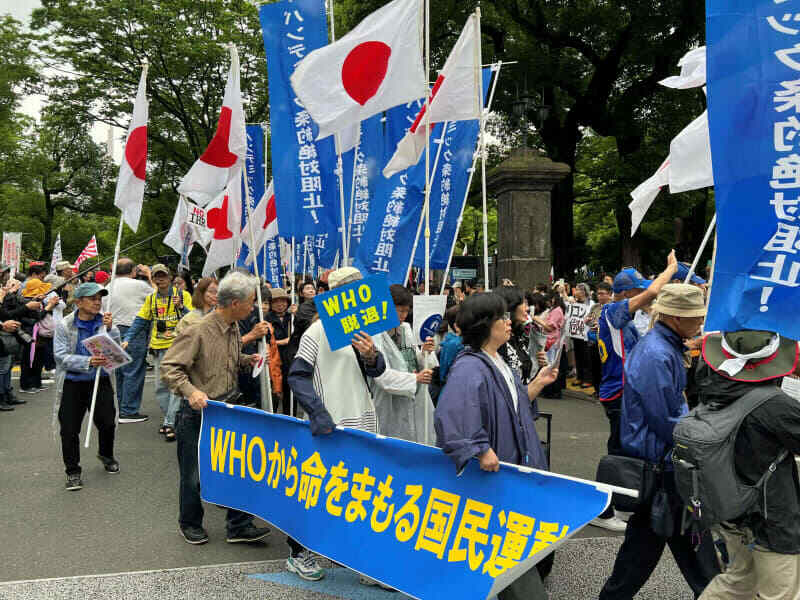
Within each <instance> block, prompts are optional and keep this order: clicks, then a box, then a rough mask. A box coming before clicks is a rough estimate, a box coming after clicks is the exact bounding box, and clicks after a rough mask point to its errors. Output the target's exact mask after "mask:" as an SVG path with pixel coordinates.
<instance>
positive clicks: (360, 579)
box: [358, 575, 397, 592]
mask: <svg viewBox="0 0 800 600" xmlns="http://www.w3.org/2000/svg"><path fill="white" fill-rule="evenodd" d="M358 583H360V584H361V585H377V586H378V587H379V588H382V589H384V590H388V591H391V592H396V591H397V590H395V589H394V588H393V587H391V586H388V585H385V584H383V583H381V582H380V581H375V580H374V579H373V578H372V577H367V576H366V575H359V577H358Z"/></svg>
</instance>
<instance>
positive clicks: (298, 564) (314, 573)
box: [286, 550, 325, 581]
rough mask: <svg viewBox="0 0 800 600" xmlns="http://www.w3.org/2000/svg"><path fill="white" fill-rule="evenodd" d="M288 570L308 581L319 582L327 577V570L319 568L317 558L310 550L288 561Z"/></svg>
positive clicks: (291, 557) (290, 557)
mask: <svg viewBox="0 0 800 600" xmlns="http://www.w3.org/2000/svg"><path fill="white" fill-rule="evenodd" d="M286 570H287V571H289V572H290V573H294V574H296V575H298V576H300V577H302V578H303V579H305V580H307V581H319V580H320V579H322V578H323V577H325V569H323V568H322V567H320V566H319V563H318V562H317V558H316V556H314V553H313V552H311V551H310V550H303V551H302V552H300V554H298V555H297V556H289V558H287V559H286Z"/></svg>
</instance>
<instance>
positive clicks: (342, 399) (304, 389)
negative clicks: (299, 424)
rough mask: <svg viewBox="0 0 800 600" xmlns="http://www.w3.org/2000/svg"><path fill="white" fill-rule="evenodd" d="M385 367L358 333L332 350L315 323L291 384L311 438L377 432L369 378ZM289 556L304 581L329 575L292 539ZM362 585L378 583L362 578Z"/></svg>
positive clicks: (341, 279)
mask: <svg viewBox="0 0 800 600" xmlns="http://www.w3.org/2000/svg"><path fill="white" fill-rule="evenodd" d="M359 279H361V273H360V272H359V270H358V269H356V268H354V267H343V268H341V269H337V270H336V271H334V272H332V273H331V274H330V275H328V286H329V287H330V289H331V290H333V289H335V288H337V287H341V286H343V285H347V284H348V283H352V282H354V281H358V280H359ZM385 370H386V362H385V361H384V359H383V356H382V355H381V353H380V352H378V351H377V350H376V349H375V344H374V343H373V341H372V338H371V337H370V336H369V335H367V334H364V333H361V332H359V333H357V334H356V337H355V338H354V339H353V342H352V347H349V348H348V347H345V348H340V349H339V350H336V351H334V350H331V347H330V345H329V344H328V339H327V337H326V336H325V331H324V329H323V328H322V321H320V320H316V321H314V322H313V323H312V324H311V325H310V326H309V327H308V329H307V330H306V332H305V333H304V334H303V337H302V338H301V339H300V347H299V348H298V350H297V354H296V355H295V359H294V362H293V363H292V366H291V368H290V370H289V385H290V386H291V388H292V391H293V392H294V397H295V399H296V400H297V401H298V402H299V403H300V406H302V407H303V410H304V411H305V412H306V414H307V415H308V420H309V423H310V426H311V433H312V434H313V435H320V434H329V433H331V432H332V431H333V430H334V429H335V428H336V426H337V425H340V426H342V427H351V428H353V429H361V430H362V431H371V432H372V433H377V432H378V424H377V418H376V416H375V404H374V403H373V401H372V394H371V393H370V389H369V386H368V384H367V377H379V376H380V375H382V374H383V372H384V371H385ZM288 543H289V547H290V548H291V555H290V556H289V558H288V559H287V561H286V568H287V569H288V570H289V571H291V572H292V573H296V574H297V575H299V576H300V577H302V578H303V579H308V580H312V581H313V580H317V579H322V578H323V577H324V576H325V572H324V571H323V570H322V569H321V568H320V566H319V564H318V563H317V561H316V559H315V558H314V555H313V554H312V553H311V552H310V551H308V550H306V549H305V548H303V547H302V546H301V545H300V544H298V543H297V542H296V541H295V540H293V539H291V538H289V540H288ZM361 583H363V584H365V585H375V584H376V583H377V582H375V581H373V580H372V579H369V578H366V577H363V576H362V578H361Z"/></svg>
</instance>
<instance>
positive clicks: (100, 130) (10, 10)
mask: <svg viewBox="0 0 800 600" xmlns="http://www.w3.org/2000/svg"><path fill="white" fill-rule="evenodd" d="M39 6H41V2H40V0H0V14H9V15H11V16H12V17H14V18H15V19H17V20H18V21H20V22H22V23H24V24H25V25H26V26H27V25H28V24H29V23H30V18H31V13H32V12H33V9H34V8H38V7H39ZM42 102H43V98H42V97H40V96H27V97H25V98H23V100H22V105H21V109H22V111H23V112H25V113H26V114H29V115H31V116H32V117H38V116H39V111H40V110H41V106H42ZM123 135H124V132H123V131H121V130H118V129H115V130H114V137H115V138H116V142H115V144H114V146H115V147H114V155H115V156H114V158H115V160H116V161H117V162H119V160H120V159H121V155H122V148H121V144H120V142H119V140H120V137H121V136H123ZM92 137H93V138H94V139H95V141H97V142H103V143H105V142H106V141H107V139H108V127H107V126H106V125H103V124H98V125H95V126H94V127H93V128H92Z"/></svg>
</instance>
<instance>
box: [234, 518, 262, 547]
mask: <svg viewBox="0 0 800 600" xmlns="http://www.w3.org/2000/svg"><path fill="white" fill-rule="evenodd" d="M269 534H270V529H269V527H256V526H255V525H253V524H252V523H251V524H250V525H247V526H246V527H242V528H241V529H240V530H239V531H237V532H236V533H235V534H233V535H231V534H228V537H227V539H226V540H225V541H226V542H228V543H229V544H243V543H244V544H246V543H248V542H258V541H259V540H263V539H264V538H265V537H267V536H268V535H269Z"/></svg>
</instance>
